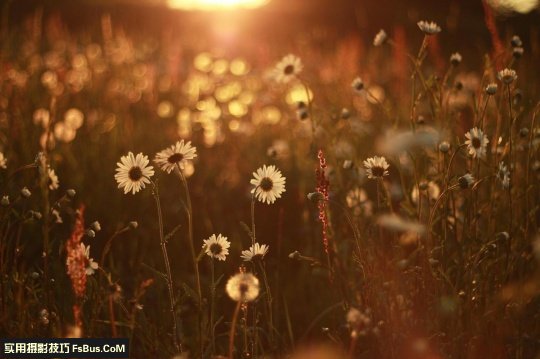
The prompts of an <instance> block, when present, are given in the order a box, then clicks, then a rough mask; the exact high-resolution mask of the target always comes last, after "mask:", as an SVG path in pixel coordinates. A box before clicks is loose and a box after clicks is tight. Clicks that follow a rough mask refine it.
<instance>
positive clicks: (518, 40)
mask: <svg viewBox="0 0 540 359" xmlns="http://www.w3.org/2000/svg"><path fill="white" fill-rule="evenodd" d="M510 44H511V45H512V47H521V46H523V42H522V41H521V38H520V37H519V36H517V35H514V36H512V40H510Z"/></svg>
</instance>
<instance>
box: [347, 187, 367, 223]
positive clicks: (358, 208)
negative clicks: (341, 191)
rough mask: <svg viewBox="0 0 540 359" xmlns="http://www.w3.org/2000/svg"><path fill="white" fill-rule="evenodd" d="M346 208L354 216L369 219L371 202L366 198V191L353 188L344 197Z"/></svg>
mask: <svg viewBox="0 0 540 359" xmlns="http://www.w3.org/2000/svg"><path fill="white" fill-rule="evenodd" d="M345 202H346V203H347V206H348V207H349V208H351V209H352V210H353V213H354V215H355V216H360V215H363V216H366V217H370V216H371V215H373V202H371V201H370V200H369V198H368V195H367V193H366V191H364V190H363V189H362V188H358V187H357V188H353V189H352V190H350V191H349V192H348V193H347V197H345Z"/></svg>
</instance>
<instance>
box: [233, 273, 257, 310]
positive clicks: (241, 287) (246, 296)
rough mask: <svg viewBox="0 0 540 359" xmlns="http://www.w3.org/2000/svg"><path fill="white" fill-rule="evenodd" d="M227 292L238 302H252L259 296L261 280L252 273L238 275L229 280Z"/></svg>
mask: <svg viewBox="0 0 540 359" xmlns="http://www.w3.org/2000/svg"><path fill="white" fill-rule="evenodd" d="M225 290H226V291H227V294H228V295H229V297H231V299H232V300H234V301H236V302H244V303H245V302H252V301H254V300H255V299H257V297H258V296H259V290H260V286H259V280H258V279H257V277H255V276H254V275H253V274H251V273H238V274H235V275H233V276H232V277H231V278H229V280H228V281H227V285H226V286H225Z"/></svg>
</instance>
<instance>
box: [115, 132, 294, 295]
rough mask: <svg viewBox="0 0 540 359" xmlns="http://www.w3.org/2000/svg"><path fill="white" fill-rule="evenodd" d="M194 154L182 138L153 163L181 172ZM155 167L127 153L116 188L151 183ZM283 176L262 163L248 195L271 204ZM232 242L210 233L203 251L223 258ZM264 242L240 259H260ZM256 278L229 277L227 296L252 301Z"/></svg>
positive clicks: (132, 188)
mask: <svg viewBox="0 0 540 359" xmlns="http://www.w3.org/2000/svg"><path fill="white" fill-rule="evenodd" d="M195 157H197V149H196V147H194V146H192V145H191V142H190V141H188V142H185V141H184V140H181V141H178V142H176V143H175V144H174V145H172V146H170V147H168V148H166V149H164V150H163V151H161V152H158V153H157V154H156V155H155V157H154V163H155V164H156V165H157V166H158V167H159V168H160V169H161V170H163V171H164V172H166V173H167V174H170V173H171V172H172V171H174V170H178V171H180V172H181V171H182V170H183V169H184V166H185V165H186V164H187V163H188V161H192V160H193V159H194V158H195ZM154 174H155V172H154V168H153V166H151V165H150V160H149V159H148V156H146V155H144V154H143V153H138V154H137V155H135V154H133V152H129V153H128V154H127V155H125V156H122V157H121V158H120V162H118V163H117V168H116V174H115V176H114V177H115V179H116V182H117V183H118V188H119V189H122V190H123V191H124V194H127V193H130V192H131V193H132V194H135V193H137V192H139V191H140V190H141V189H144V188H145V187H146V185H148V184H152V183H153V182H152V179H151V178H152V176H154ZM285 180H286V179H285V177H284V176H283V175H282V173H281V171H280V170H279V169H277V168H276V166H274V165H269V166H267V165H263V166H262V167H261V168H259V169H257V171H255V172H253V178H252V179H251V181H250V183H251V184H252V185H253V186H254V187H253V189H252V190H251V194H252V196H253V198H254V199H257V200H258V201H259V202H262V203H266V204H273V203H274V202H275V201H276V200H277V199H278V198H281V195H282V194H283V193H284V192H285ZM230 246H231V243H230V242H229V241H228V239H227V237H225V236H223V235H222V234H212V235H211V236H210V237H209V238H207V239H204V240H203V246H202V247H203V250H204V252H205V253H206V254H207V255H208V256H209V257H210V258H212V259H216V260H219V261H225V260H226V259H227V256H228V255H229V248H230ZM268 250H269V246H268V245H266V244H260V243H253V244H252V245H251V246H250V247H249V249H248V250H244V251H242V254H241V256H240V257H241V258H242V259H243V260H244V261H245V262H251V261H255V260H262V259H263V258H264V256H265V255H266V254H267V253H268ZM258 288H259V287H258V279H257V278H256V277H255V276H254V275H252V274H250V273H244V272H242V273H239V274H237V275H235V276H233V277H231V279H230V280H229V282H228V283H227V286H226V289H227V293H228V294H229V296H230V297H231V298H232V299H234V300H237V301H251V300H254V299H255V298H256V297H257V296H258V291H259V289H258Z"/></svg>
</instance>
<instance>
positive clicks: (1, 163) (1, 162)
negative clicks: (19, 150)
mask: <svg viewBox="0 0 540 359" xmlns="http://www.w3.org/2000/svg"><path fill="white" fill-rule="evenodd" d="M0 168H3V169H6V168H7V159H6V157H5V156H4V153H2V152H0Z"/></svg>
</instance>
